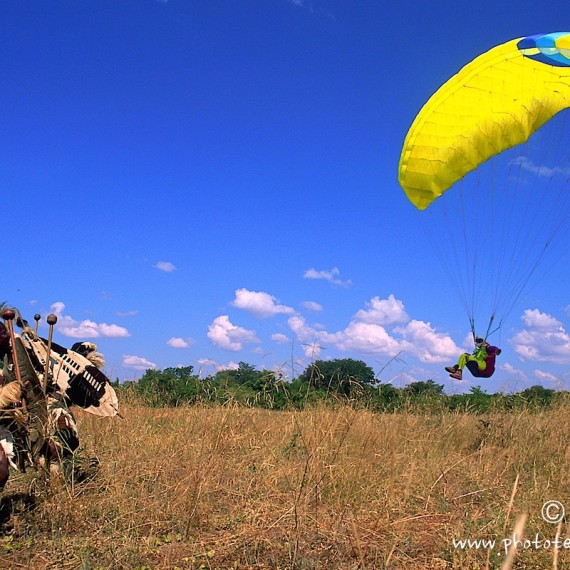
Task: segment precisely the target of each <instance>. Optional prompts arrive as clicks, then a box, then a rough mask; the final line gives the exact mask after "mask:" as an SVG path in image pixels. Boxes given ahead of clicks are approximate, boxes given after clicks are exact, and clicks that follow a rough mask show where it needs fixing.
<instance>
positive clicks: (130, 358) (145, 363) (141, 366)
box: [123, 354, 158, 370]
mask: <svg viewBox="0 0 570 570" xmlns="http://www.w3.org/2000/svg"><path fill="white" fill-rule="evenodd" d="M123 366H124V367H125V368H134V369H135V370H148V369H149V368H150V369H152V370H155V369H156V368H158V367H157V365H156V364H155V363H154V362H151V361H150V360H147V359H146V358H143V357H142V356H134V355H130V354H124V355H123Z"/></svg>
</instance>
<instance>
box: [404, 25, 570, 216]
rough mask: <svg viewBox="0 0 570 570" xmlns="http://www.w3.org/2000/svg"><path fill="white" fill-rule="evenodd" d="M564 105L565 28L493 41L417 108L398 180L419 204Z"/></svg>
mask: <svg viewBox="0 0 570 570" xmlns="http://www.w3.org/2000/svg"><path fill="white" fill-rule="evenodd" d="M567 107H570V33H568V32H557V33H552V34H541V35H537V36H528V37H526V38H519V39H515V40H512V41H509V42H507V43H505V44H502V45H500V46H497V47H495V48H493V49H491V50H490V51H488V52H486V53H484V54H483V55H480V56H479V57H477V58H476V59H474V60H473V61H472V62H471V63H469V64H468V65H466V66H465V67H464V68H463V69H462V70H461V71H460V72H459V73H458V74H457V75H455V76H454V77H452V78H451V79H450V80H449V81H447V82H446V83H445V84H444V85H443V86H442V87H441V88H440V89H439V90H438V91H436V93H434V95H433V96H432V97H431V98H430V99H429V101H428V102H427V103H426V104H425V105H424V107H423V108H422V109H421V111H420V112H419V113H418V115H417V116H416V118H415V120H414V122H413V124H412V126H411V128H410V130H409V132H408V134H407V136H406V139H405V141H404V146H403V149H402V153H401V156H400V164H399V182H400V185H401V186H402V188H403V189H404V191H405V192H406V195H407V196H408V198H409V199H410V201H411V202H412V203H413V204H414V205H415V206H416V207H417V208H418V209H420V210H424V209H425V208H427V207H428V206H429V205H430V204H431V203H432V202H433V201H434V200H435V199H436V198H438V197H439V196H441V195H442V194H443V193H444V192H445V191H446V190H447V189H448V188H450V187H451V186H452V185H453V184H454V183H455V182H456V181H458V180H460V179H461V178H463V177H464V176H465V175H466V174H467V173H468V172H470V171H471V170H474V169H475V168H477V166H478V165H479V164H481V163H482V162H485V161H486V160H487V159H489V158H490V157H492V156H494V155H496V154H498V153H500V152H502V151H503V150H506V149H508V148H511V147H513V146H515V145H518V144H521V143H524V142H525V141H527V140H528V138H529V137H530V136H531V135H532V134H533V133H534V132H535V131H536V130H537V129H539V128H540V127H541V126H542V125H543V124H544V123H546V122H547V121H548V120H549V119H551V118H552V117H553V116H554V115H555V114H556V113H558V112H559V111H561V110H563V109H565V108H567Z"/></svg>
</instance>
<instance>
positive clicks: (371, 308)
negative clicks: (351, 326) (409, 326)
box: [354, 295, 410, 326]
mask: <svg viewBox="0 0 570 570" xmlns="http://www.w3.org/2000/svg"><path fill="white" fill-rule="evenodd" d="M366 305H367V308H366V309H360V311H358V312H357V313H356V315H355V316H354V320H356V321H360V322H363V323H374V324H378V325H384V326H387V325H393V324H395V323H406V322H408V321H409V320H410V317H408V315H407V313H406V310H405V309H404V303H402V301H398V300H397V299H396V298H395V297H394V295H390V296H389V297H388V298H387V299H380V298H379V297H373V298H372V299H371V300H370V302H369V303H367V304H366Z"/></svg>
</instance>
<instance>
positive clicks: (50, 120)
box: [0, 0, 570, 391]
mask: <svg viewBox="0 0 570 570" xmlns="http://www.w3.org/2000/svg"><path fill="white" fill-rule="evenodd" d="M0 6H1V12H2V14H1V18H0V22H1V23H0V26H1V31H2V50H0V61H1V68H2V87H3V88H2V90H1V91H0V93H1V95H0V97H1V99H0V101H1V104H2V109H3V114H2V126H3V129H2V130H3V136H2V137H1V138H0V184H1V187H2V206H3V207H2V212H3V232H2V236H3V238H2V243H3V248H2V250H3V260H4V271H3V273H2V278H1V289H2V295H1V297H2V300H6V301H7V302H8V303H10V304H12V305H15V306H17V307H19V308H20V310H21V311H22V313H23V314H24V316H26V317H27V318H28V319H29V320H31V319H32V316H33V314H34V313H36V312H38V313H40V314H42V315H43V316H44V318H45V316H46V315H47V314H48V313H49V312H55V313H56V314H57V315H58V317H59V321H58V325H57V327H56V333H55V336H54V339H55V340H56V342H59V343H60V344H63V345H65V346H70V345H71V344H72V343H73V342H75V341H76V340H92V341H94V342H96V343H97V344H98V345H99V349H100V350H101V351H102V352H103V353H104V354H105V356H106V359H107V366H106V372H107V373H108V375H109V376H110V377H112V378H119V379H121V380H130V379H133V378H138V377H140V375H141V374H142V372H143V371H144V370H145V369H147V368H155V367H156V368H165V367H168V366H178V365H192V366H194V367H195V370H196V371H199V372H200V373H201V374H202V375H206V374H210V373H212V372H214V371H215V370H217V369H221V368H224V367H233V366H236V365H237V363H238V362H239V361H245V362H248V363H250V364H253V365H256V366H258V367H260V368H262V367H265V368H269V369H272V368H274V367H275V368H278V369H280V370H282V371H283V372H284V373H285V375H286V376H288V377H290V376H291V368H292V367H293V368H294V370H295V372H296V373H300V372H301V371H302V370H303V369H304V367H305V366H306V365H307V364H309V363H310V362H311V360H312V359H314V358H345V357H350V358H358V359H362V360H364V361H366V362H367V363H368V364H370V365H371V366H372V367H373V369H374V370H375V371H376V372H377V373H378V375H379V378H380V379H381V380H383V381H391V382H393V383H394V384H395V385H403V384H405V383H407V382H409V381H412V380H426V379H428V378H433V379H434V380H435V381H437V382H440V383H443V384H445V386H446V389H447V390H449V391H465V390H468V389H469V387H471V386H473V385H483V386H484V387H485V388H487V389H488V390H489V391H495V390H499V389H501V390H518V389H522V388H525V387H527V386H530V385H533V384H537V383H540V384H543V385H545V386H548V387H566V381H567V380H568V372H567V369H568V364H569V363H570V332H568V331H569V330H570V309H569V307H570V297H569V294H568V288H567V287H566V286H565V284H567V283H568V269H567V267H568V256H566V257H564V256H561V257H560V258H559V262H558V263H557V264H555V265H554V267H551V268H550V270H549V272H548V274H546V275H544V276H543V277H542V278H541V279H540V280H537V282H536V284H533V286H532V287H530V288H529V289H528V290H527V291H526V292H525V294H524V295H523V296H522V297H521V298H520V300H519V302H518V303H517V305H516V306H515V308H514V310H513V311H512V312H511V314H510V315H509V318H508V320H507V321H506V322H505V324H504V325H503V327H502V329H501V331H500V332H499V333H497V334H496V335H495V336H494V337H493V339H492V340H493V341H494V342H495V343H496V344H500V346H501V347H502V348H503V349H504V351H503V354H502V355H501V357H500V362H499V370H498V371H497V373H496V374H495V376H494V377H493V378H492V379H491V380H487V381H481V380H474V379H471V378H470V377H468V375H467V374H466V375H465V380H464V381H463V382H461V383H457V382H455V383H452V382H451V381H450V379H449V378H448V377H447V374H446V373H445V372H444V370H443V367H444V366H445V365H448V364H451V363H452V362H454V361H455V359H456V358H457V356H458V354H459V353H460V352H462V351H463V350H464V347H465V346H468V344H467V345H466V344H465V342H466V339H467V337H468V333H469V326H468V322H467V319H466V316H465V314H464V312H463V310H462V306H461V303H460V301H459V300H458V299H457V297H456V296H455V294H454V292H453V288H452V287H451V285H450V283H449V280H448V279H447V277H446V274H445V272H444V271H443V270H442V267H441V265H440V262H439V260H438V258H437V256H436V255H434V253H433V251H430V250H429V249H428V248H426V247H423V246H424V244H425V234H424V233H423V232H422V231H421V230H420V225H421V223H419V221H418V214H419V213H418V211H416V210H415V209H414V208H413V206H412V205H411V204H410V203H409V202H408V200H407V199H406V197H405V195H404V193H403V191H402V190H401V189H400V187H399V185H398V181H397V165H398V160H399V153H400V150H401V147H402V143H403V140H404V137H405V135H406V132H407V130H408V128H409V126H410V124H411V122H412V120H413V118H414V116H415V114H416V113H417V112H418V111H419V109H420V108H421V106H422V105H423V103H424V102H425V101H426V100H427V99H428V97H429V96H430V95H431V94H432V93H433V92H434V91H435V90H436V89H437V88H438V87H439V86H440V85H441V84H442V83H443V82H444V81H445V80H446V79H447V78H448V77H450V76H451V75H452V74H453V73H455V72H457V71H458V70H459V69H460V67H461V66H462V65H464V64H465V63H467V62H468V61H469V60H471V59H472V58H473V57H475V56H476V55H477V54H479V53H481V52H483V51H485V50H487V49H489V48H491V47H492V46H494V45H497V44H499V43H502V42H504V41H507V40H509V39H512V38H516V37H521V36H525V35H530V34H535V33H540V32H549V31H559V30H564V29H566V28H568V27H569V25H568V23H567V22H564V21H561V20H560V18H559V17H557V16H558V15H559V14H563V13H566V12H567V3H563V2H562V1H555V2H552V3H550V4H549V5H548V9H544V8H539V7H537V5H536V3H531V2H520V3H519V4H517V7H516V9H513V7H512V3H511V2H506V1H503V2H497V1H489V0H483V1H480V2H477V3H461V2H457V1H456V0H453V1H451V0H449V1H435V2H400V3H391V4H390V5H388V4H387V3H385V2H377V1H372V0H370V1H362V2H349V1H347V0H313V1H309V0H226V1H223V0H209V1H208V2H192V1H189V0H160V1H159V0H120V1H117V0H112V1H111V0H82V1H81V2H77V0H50V2H46V1H45V0H41V1H39V0H31V1H29V2H19V1H17V0H2V1H1V3H0ZM46 331H47V329H46V328H45V326H43V325H42V329H41V332H43V333H44V334H46ZM395 356H398V358H397V359H394V360H393V358H394V357H395Z"/></svg>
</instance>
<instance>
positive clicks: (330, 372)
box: [299, 358, 376, 396]
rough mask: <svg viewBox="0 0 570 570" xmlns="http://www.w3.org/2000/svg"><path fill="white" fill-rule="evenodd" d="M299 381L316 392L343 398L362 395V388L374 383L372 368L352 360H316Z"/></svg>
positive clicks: (359, 361) (360, 361)
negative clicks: (330, 393)
mask: <svg viewBox="0 0 570 570" xmlns="http://www.w3.org/2000/svg"><path fill="white" fill-rule="evenodd" d="M299 380H300V381H301V382H302V383H305V384H309V385H310V386H312V387H313V388H315V389H317V390H322V391H326V392H333V393H337V394H342V395H344V396H353V395H355V394H359V393H362V388H363V387H364V386H371V385H373V384H374V383H375V381H376V379H375V377H374V371H373V370H372V368H370V367H369V366H368V365H367V364H365V363H364V362H363V361H362V360H353V359H352V358H343V359H335V360H317V361H315V362H314V363H313V364H310V365H309V366H308V367H307V368H306V369H305V371H304V372H303V373H302V374H301V375H300V376H299Z"/></svg>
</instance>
